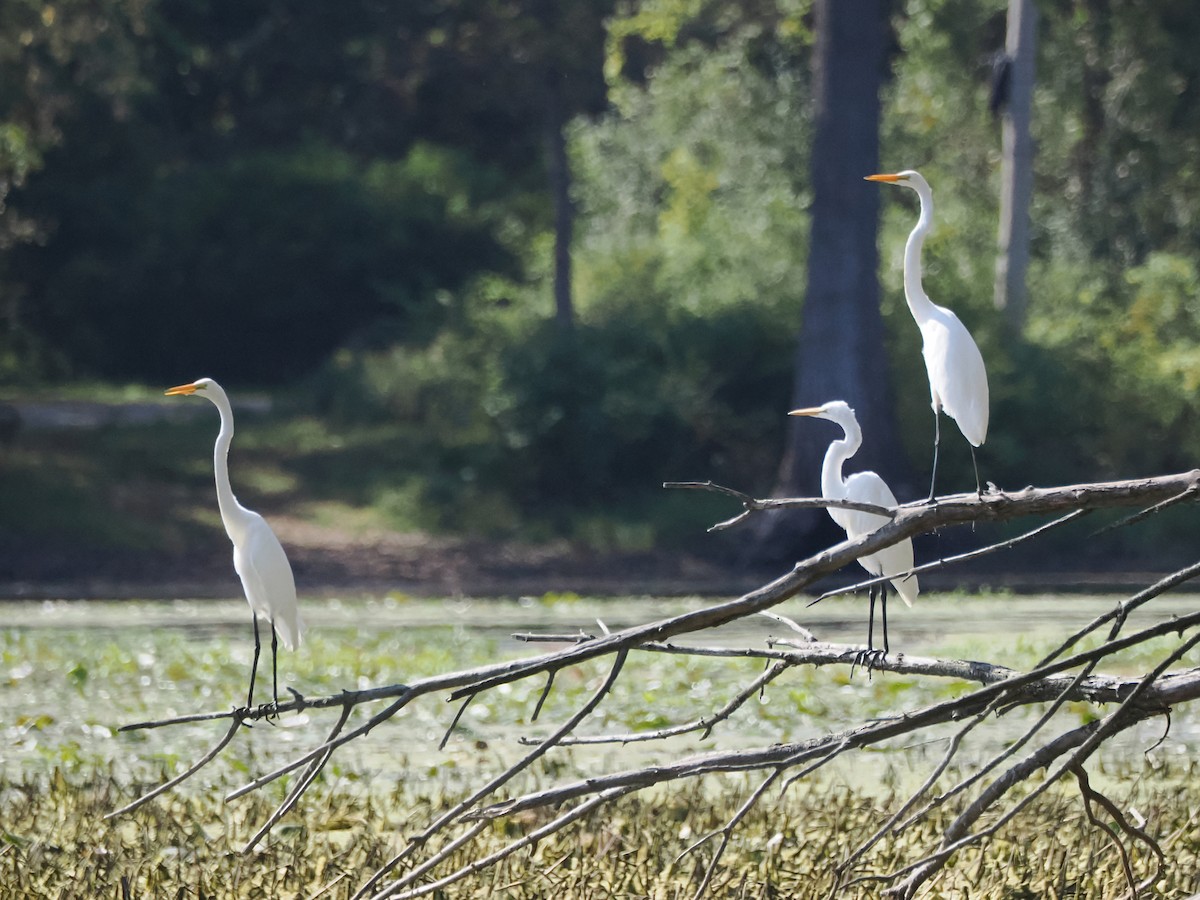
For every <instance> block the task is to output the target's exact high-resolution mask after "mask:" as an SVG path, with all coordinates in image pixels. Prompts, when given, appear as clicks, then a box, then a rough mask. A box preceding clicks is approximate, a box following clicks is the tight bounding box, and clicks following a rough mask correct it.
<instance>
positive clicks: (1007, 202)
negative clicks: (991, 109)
mask: <svg viewBox="0 0 1200 900" xmlns="http://www.w3.org/2000/svg"><path fill="white" fill-rule="evenodd" d="M1036 48H1037V7H1036V6H1035V5H1034V2H1033V0H1009V6H1008V39H1007V44H1006V46H1005V52H1006V54H1007V56H1008V58H1009V60H1010V61H1011V66H1012V68H1011V72H1010V76H1009V88H1008V97H1007V103H1006V104H1005V111H1004V125H1003V129H1004V132H1003V156H1002V158H1001V162H1000V236H999V252H998V254H997V256H996V287H995V303H996V308H997V309H999V310H1002V311H1003V312H1004V320H1005V325H1006V326H1007V327H1008V329H1009V332H1010V333H1011V334H1014V335H1019V334H1020V333H1021V332H1022V330H1023V329H1024V325H1025V275H1026V272H1027V271H1028V269H1029V204H1030V200H1031V198H1032V196H1033V137H1032V135H1031V134H1030V120H1031V118H1032V115H1033V78H1034V56H1035V53H1036Z"/></svg>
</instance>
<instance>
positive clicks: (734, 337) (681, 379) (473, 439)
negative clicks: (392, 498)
mask: <svg viewBox="0 0 1200 900" xmlns="http://www.w3.org/2000/svg"><path fill="white" fill-rule="evenodd" d="M473 321H474V322H475V326H476V329H477V330H476V331H474V332H473V333H469V334H468V335H467V336H462V335H458V336H456V335H451V334H445V335H442V336H441V337H440V338H439V339H438V340H436V341H434V342H433V343H432V344H430V345H429V346H427V347H425V348H421V349H417V348H410V349H395V350H390V351H382V352H379V353H368V354H340V355H339V356H337V357H336V359H335V361H334V362H333V364H332V365H331V366H330V367H328V368H327V369H326V370H325V371H324V372H323V373H322V374H321V375H320V376H318V377H316V378H314V379H312V381H311V387H310V391H311V394H312V396H314V397H315V398H316V402H317V403H319V404H320V406H321V408H322V409H323V410H324V411H326V412H327V413H328V414H330V415H331V416H333V417H334V419H335V420H337V421H342V422H347V423H353V422H381V421H384V420H390V421H393V422H399V423H403V425H402V427H403V429H404V433H405V434H407V435H408V436H409V437H408V438H407V439H406V440H405V447H403V448H398V449H397V455H398V456H399V457H400V458H402V459H403V460H404V461H405V469H406V470H407V471H408V472H409V473H413V474H416V473H419V476H418V478H417V480H416V482H409V484H414V483H415V484H419V485H420V487H419V489H418V491H419V495H420V497H421V501H420V506H421V507H422V508H424V509H427V510H436V511H437V513H436V516H437V521H436V522H429V523H428V524H431V525H434V526H435V527H441V528H465V529H468V530H471V531H483V532H485V533H486V532H493V533H495V532H511V530H512V529H513V528H515V527H516V523H517V522H518V521H521V522H524V523H525V527H526V528H530V527H532V529H533V533H534V534H538V533H539V530H541V529H549V530H548V531H542V532H541V534H542V536H550V535H552V534H554V535H563V534H566V535H567V536H573V537H577V538H580V539H583V540H585V541H586V542H587V543H589V544H593V545H595V544H597V543H599V544H601V545H604V544H609V543H613V542H615V543H618V544H628V543H629V542H631V541H632V543H634V544H636V545H638V546H643V545H645V544H647V543H649V542H651V541H652V540H653V539H656V538H661V537H663V536H664V532H665V533H667V534H668V535H669V534H670V533H672V532H677V531H678V530H679V528H680V523H679V521H678V518H679V516H680V511H679V506H678V504H677V503H675V502H673V501H671V500H669V499H667V498H664V497H663V496H662V494H661V492H660V485H661V483H662V482H663V481H666V480H676V479H679V478H686V477H710V476H712V477H723V476H724V477H729V478H732V479H735V480H739V481H745V480H746V479H749V478H752V477H753V476H754V475H755V473H758V472H762V471H766V470H768V469H769V467H770V465H771V464H772V462H773V460H774V458H775V456H776V455H777V454H778V452H779V441H780V436H781V431H782V429H781V424H780V423H781V421H782V417H781V416H780V415H779V413H778V411H779V409H780V408H782V407H783V406H784V405H786V392H787V383H788V379H787V373H788V369H789V366H790V361H791V351H792V347H791V339H790V336H788V335H787V334H786V333H785V332H782V331H780V330H779V329H778V328H776V327H774V323H773V321H772V319H771V317H770V316H768V315H765V314H763V313H762V312H761V311H759V310H754V309H745V308H730V309H728V310H725V311H723V312H720V313H717V314H713V315H709V316H700V315H696V314H693V313H690V312H687V311H683V310H676V311H673V312H672V311H670V310H668V309H667V308H666V307H665V305H660V304H655V303H641V302H639V303H632V302H630V303H628V304H626V305H624V306H621V307H615V306H614V307H613V308H611V309H605V310H601V309H595V310H593V311H592V313H590V314H589V315H588V317H587V318H586V319H585V320H584V321H582V322H580V323H578V324H577V326H576V327H575V328H574V329H572V330H570V331H563V330H561V329H559V328H558V327H556V326H555V325H554V324H553V323H551V322H543V321H536V320H535V321H529V320H528V319H527V318H526V317H523V316H519V315H518V316H516V317H515V318H513V319H510V320H508V321H505V320H504V318H503V317H500V318H491V319H489V318H487V317H486V316H480V317H477V318H476V319H475V320H473ZM394 477H395V478H396V479H399V478H401V477H403V476H401V475H400V474H399V472H397V473H395V476H394ZM406 491H407V489H405V491H402V493H406ZM650 498H653V499H650ZM695 509H696V507H695V505H694V504H693V505H692V506H691V513H690V514H689V519H690V517H691V515H694V512H695ZM601 511H605V513H606V515H607V516H615V517H616V518H617V519H618V520H622V519H629V520H631V521H638V520H639V519H640V520H641V521H642V522H643V527H645V528H647V529H648V530H647V531H645V532H644V533H643V534H644V536H635V535H634V533H633V532H629V531H624V532H620V530H619V529H618V532H614V533H613V534H617V533H624V534H625V535H626V537H625V538H620V537H615V538H611V539H610V538H606V537H605V536H604V535H605V534H609V532H608V531H607V526H599V525H598V523H597V522H596V521H595V520H594V519H590V518H589V517H593V516H594V515H595V514H597V513H599V512H601ZM589 521H590V523H591V524H589ZM653 523H657V525H656V524H653ZM687 530H688V531H690V532H694V530H695V528H694V522H690V523H689V524H688V525H687Z"/></svg>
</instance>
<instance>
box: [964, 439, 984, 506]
mask: <svg viewBox="0 0 1200 900" xmlns="http://www.w3.org/2000/svg"><path fill="white" fill-rule="evenodd" d="M967 446H968V447H970V448H971V465H972V466H973V467H974V469H975V496H976V497H979V498H980V499H982V498H983V491H982V490H980V489H979V463H977V462H976V461H975V445H974V444H971V443H968V444H967Z"/></svg>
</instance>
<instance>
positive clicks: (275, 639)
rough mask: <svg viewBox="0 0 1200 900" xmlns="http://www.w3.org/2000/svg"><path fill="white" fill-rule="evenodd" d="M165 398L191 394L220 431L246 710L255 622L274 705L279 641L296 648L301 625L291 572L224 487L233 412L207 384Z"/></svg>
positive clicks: (276, 546) (217, 454)
mask: <svg viewBox="0 0 1200 900" xmlns="http://www.w3.org/2000/svg"><path fill="white" fill-rule="evenodd" d="M166 393H167V395H168V396H177V395H189V394H195V395H197V396H200V397H206V398H208V399H209V400H211V401H212V402H213V404H214V405H215V406H216V407H217V410H218V412H220V414H221V430H220V432H219V433H218V434H217V443H216V446H215V447H214V448H213V468H214V470H215V473H216V479H217V505H218V507H220V510H221V521H222V522H223V523H225V533H226V534H228V535H229V540H231V541H232V542H233V568H234V571H236V572H237V574H238V577H239V578H240V579H241V580H242V589H243V590H244V591H245V592H246V602H248V603H249V604H250V610H251V612H252V613H253V614H254V662H253V663H252V664H251V666H250V692H249V694H248V695H247V697H246V706H247V708H249V707H251V706H253V705H254V676H255V674H256V673H257V672H258V656H259V652H260V651H261V649H262V644H261V642H260V640H259V636H258V618H259V616H262V617H263V618H264V619H266V620H267V621H268V622H270V623H271V686H272V689H273V692H274V701H275V703H276V704H278V703H279V678H278V664H277V658H278V654H279V641H280V640H282V641H283V645H284V646H285V647H287V648H288V649H289V650H293V649H295V648H296V647H298V646H300V637H301V635H302V634H303V633H304V622H303V621H302V620H301V618H300V609H299V606H298V604H297V602H296V582H295V579H294V578H293V577H292V567H291V565H290V564H289V563H288V558H287V554H286V553H284V552H283V546H282V545H281V544H280V543H279V538H277V537H276V536H275V532H274V531H272V530H271V526H270V525H268V524H267V520H266V519H264V518H263V517H262V516H260V515H259V514H258V513H256V512H254V511H252V510H249V509H246V507H244V506H242V504H240V503H238V501H237V497H235V496H234V495H233V488H232V487H231V486H230V484H229V444H230V442H232V440H233V409H232V408H231V407H230V405H229V397H227V396H226V394H225V391H224V390H223V389H222V388H221V386H220V385H219V384H217V383H216V382H215V381H213V380H212V379H211V378H201V379H200V380H199V381H194V382H192V383H191V384H181V385H179V386H177V387H173V388H171V389H170V390H168V391H167V392H166Z"/></svg>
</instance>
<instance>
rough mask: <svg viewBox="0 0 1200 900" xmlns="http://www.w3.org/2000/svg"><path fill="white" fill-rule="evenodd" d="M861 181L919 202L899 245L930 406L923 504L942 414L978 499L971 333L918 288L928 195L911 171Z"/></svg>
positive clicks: (978, 429)
mask: <svg viewBox="0 0 1200 900" xmlns="http://www.w3.org/2000/svg"><path fill="white" fill-rule="evenodd" d="M866 178H867V181H882V182H884V183H886V184H899V185H902V186H903V187H906V188H912V190H914V191H916V192H917V196H918V197H919V198H920V199H921V215H920V217H919V218H918V219H917V224H916V227H915V228H913V230H912V233H911V234H910V235H909V236H908V243H907V244H905V245H904V296H905V298H906V299H907V300H908V309H909V312H911V313H912V317H913V318H914V319H916V321H917V327H919V328H920V329H921V344H922V346H921V353H922V355H923V356H924V357H925V371H926V372H928V373H929V394H930V399H931V401H932V406H933V474H932V475H931V476H930V479H929V499H930V500H932V499H933V493H934V488H935V486H936V485H937V463H938V444H939V443H940V442H941V431H942V429H941V417H940V416H939V413H940V412H941V411H942V410H945V411H946V415H948V416H950V418H952V419H953V420H954V421H955V422H957V423H958V428H959V430H960V431H961V432H962V433H963V437H965V438H966V439H967V441H968V442H969V443H970V444H971V465H972V466H974V467H975V492H976V493H979V492H980V489H979V466H978V465H977V464H976V462H975V448H976V447H979V446H981V445H982V444H983V442H984V441H985V440H987V428H988V381H987V369H986V368H985V367H984V365H983V356H982V355H981V354H980V353H979V347H978V346H976V344H975V339H974V338H972V337H971V332H969V331H967V327H966V326H965V325H963V323H962V322H960V321H959V318H958V316H956V315H955V314H954V313H953V312H951V311H950V310H948V309H946V308H945V307H944V306H938V305H937V304H936V303H934V302H933V301H932V300H930V299H929V297H928V296H927V295H926V294H925V289H924V288H923V287H922V286H921V248H922V247H923V246H924V244H925V235H927V234H928V233H929V229H930V227H931V226H932V224H933V191H932V190H931V189H930V187H929V183H928V182H927V181H926V180H925V179H924V178H922V177H921V174H920V173H919V172H914V171H912V170H911V169H907V170H905V171H903V172H898V173H896V174H895V175H868V176H867V177H866Z"/></svg>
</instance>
